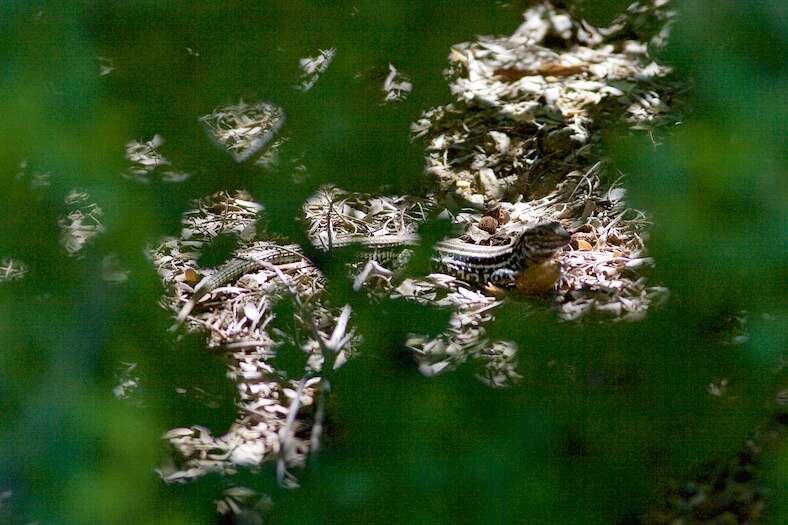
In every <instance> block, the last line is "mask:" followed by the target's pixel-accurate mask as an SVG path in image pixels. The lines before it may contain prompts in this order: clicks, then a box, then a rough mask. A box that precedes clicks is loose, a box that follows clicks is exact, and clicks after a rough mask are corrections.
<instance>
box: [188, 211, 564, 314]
mask: <svg viewBox="0 0 788 525" xmlns="http://www.w3.org/2000/svg"><path fill="white" fill-rule="evenodd" d="M569 239H570V236H569V234H568V233H567V232H566V230H565V229H564V228H563V227H562V226H561V225H560V224H559V223H558V222H555V221H552V222H546V223H542V224H537V225H536V226H532V227H530V228H526V229H525V230H524V231H523V232H522V233H520V234H519V235H518V236H517V237H516V238H515V240H514V241H513V242H512V243H510V244H507V245H504V246H482V245H477V244H471V243H466V242H462V241H459V240H456V239H450V240H445V241H440V242H438V243H436V244H435V246H434V247H433V249H434V254H433V257H432V259H433V263H434V264H435V270H436V271H437V272H440V273H446V274H449V275H453V276H454V277H456V278H458V279H460V280H462V281H466V282H468V283H471V284H477V285H482V284H485V283H487V282H493V283H495V282H502V281H510V280H513V279H514V277H515V276H516V274H517V273H518V272H520V271H522V270H523V269H524V268H525V267H527V266H529V265H532V264H538V263H540V262H543V261H545V260H547V259H549V258H550V257H552V256H553V255H554V254H555V253H556V251H558V250H559V249H561V248H563V247H564V246H566V244H568V243H569ZM418 242H419V238H418V236H417V235H392V236H381V237H345V238H341V239H335V240H334V241H333V242H332V247H334V248H341V247H345V246H349V245H351V244H360V245H362V246H364V247H366V248H370V249H371V250H373V254H372V255H371V256H370V258H371V259H373V260H381V259H385V257H383V254H386V253H388V252H390V250H392V249H395V248H401V247H404V246H413V245H416V244H418ZM303 259H304V256H303V254H302V253H301V251H300V249H299V248H298V246H297V245H287V246H276V245H271V246H269V247H267V248H266V249H265V251H264V252H263V253H262V254H260V255H258V256H256V257H254V258H252V257H235V258H233V259H231V260H230V261H228V262H227V263H225V264H224V265H223V266H222V267H221V268H220V269H219V270H218V271H217V272H216V273H214V274H213V275H211V276H209V277H207V278H205V279H203V280H202V281H200V283H199V284H198V285H197V286H196V287H195V289H194V295H193V296H192V297H191V299H189V301H188V302H187V303H186V305H184V307H183V309H182V310H181V311H180V312H179V314H178V316H177V319H176V324H175V327H177V326H178V325H180V324H181V323H182V322H183V321H184V320H185V319H186V317H187V316H188V315H189V313H190V312H191V311H192V309H193V308H194V306H195V305H196V304H197V301H199V300H200V298H202V297H203V296H205V295H206V294H208V293H210V292H212V291H213V290H215V289H216V288H219V287H221V286H224V285H225V284H227V283H231V282H233V281H235V280H237V279H238V278H240V277H241V276H243V275H245V274H247V273H251V272H253V271H256V270H259V269H261V268H264V267H265V266H267V265H270V264H275V265H278V264H287V263H291V262H297V261H299V260H303Z"/></svg>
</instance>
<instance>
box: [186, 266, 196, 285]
mask: <svg viewBox="0 0 788 525" xmlns="http://www.w3.org/2000/svg"><path fill="white" fill-rule="evenodd" d="M183 277H184V281H186V282H187V283H188V284H189V285H191V286H194V285H195V284H197V283H198V282H200V276H199V275H197V272H195V271H194V270H193V269H191V268H187V269H186V271H185V272H183Z"/></svg>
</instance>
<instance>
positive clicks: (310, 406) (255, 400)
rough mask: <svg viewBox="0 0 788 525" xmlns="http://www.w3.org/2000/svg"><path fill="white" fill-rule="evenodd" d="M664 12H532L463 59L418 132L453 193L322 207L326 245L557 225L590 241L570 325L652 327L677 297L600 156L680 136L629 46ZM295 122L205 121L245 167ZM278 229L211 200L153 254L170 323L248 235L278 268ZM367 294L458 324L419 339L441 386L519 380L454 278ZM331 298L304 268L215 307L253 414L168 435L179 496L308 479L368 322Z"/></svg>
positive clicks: (489, 307)
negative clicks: (444, 312)
mask: <svg viewBox="0 0 788 525" xmlns="http://www.w3.org/2000/svg"><path fill="white" fill-rule="evenodd" d="M657 4H658V5H651V6H650V7H649V8H645V7H636V8H633V10H631V11H630V12H629V14H628V15H626V16H624V17H622V18H621V19H619V20H617V21H616V22H614V24H613V25H612V26H611V27H610V28H605V29H599V28H594V27H592V26H590V25H589V24H587V23H585V22H578V21H576V20H574V19H572V18H571V17H570V16H569V14H568V13H567V12H565V11H562V10H560V9H556V8H554V7H552V6H550V5H549V4H543V5H539V6H536V7H534V8H532V9H530V10H528V11H527V12H526V13H525V15H524V22H523V24H522V25H521V26H520V27H519V28H518V29H517V31H515V33H514V34H513V35H511V36H509V37H503V38H492V37H482V38H479V39H478V40H477V41H475V42H469V43H463V44H459V45H456V46H454V47H453V48H452V50H451V53H450V56H449V67H448V69H447V71H446V74H447V77H448V78H449V80H450V86H451V91H452V93H453V95H454V98H455V100H454V101H453V102H452V103H450V104H447V105H445V106H441V107H437V108H433V109H431V110H428V111H426V112H425V113H424V115H423V116H422V118H420V119H419V120H418V121H417V122H414V124H413V126H412V132H413V135H414V137H415V138H417V139H420V140H422V141H423V142H424V143H425V144H426V162H427V169H426V171H427V174H428V175H429V176H430V177H432V178H433V179H434V181H435V182H436V186H437V188H438V191H437V193H436V194H435V195H430V196H425V197H419V198H417V197H413V196H390V195H388V196H387V195H376V196H372V195H362V194H354V193H349V192H346V191H344V190H342V189H340V188H334V187H326V188H323V189H321V190H320V191H319V192H318V193H317V194H316V195H314V196H313V197H312V198H311V199H309V201H308V202H307V203H305V205H304V216H305V217H304V220H305V224H306V227H307V229H308V232H309V235H310V237H311V239H312V241H313V243H314V244H315V245H316V246H327V245H328V236H329V235H331V236H333V237H334V238H341V237H344V236H347V235H365V236H378V235H383V236H385V235H396V234H400V233H408V232H413V231H415V230H416V229H417V226H418V223H419V222H421V221H423V220H424V219H425V217H426V214H427V211H428V210H435V211H437V212H438V213H441V214H443V215H444V216H446V217H448V218H450V219H451V220H452V221H454V222H455V223H457V224H460V225H462V226H463V227H464V228H465V232H466V233H465V235H464V236H463V239H464V240H466V241H467V242H473V243H479V244H502V243H505V242H506V240H507V239H509V238H510V237H511V236H512V235H513V233H514V232H518V231H521V230H522V228H523V227H524V226H525V225H531V224H534V223H537V222H540V221H544V220H550V219H555V220H559V221H561V222H562V224H564V225H565V226H566V227H567V228H568V229H570V230H571V231H573V232H574V233H573V241H572V244H571V246H570V247H568V248H567V249H566V250H565V251H564V252H563V253H561V254H560V259H559V260H560V265H561V269H562V272H561V277H560V280H559V281H558V283H557V286H556V289H555V291H554V292H553V293H552V294H550V295H549V296H548V297H547V298H546V299H545V302H546V303H548V304H551V305H552V306H553V307H554V308H555V310H556V311H557V313H558V315H560V316H561V317H562V318H564V319H566V320H568V321H571V320H576V319H579V318H581V317H582V316H583V315H584V314H587V313H589V312H592V311H593V312H602V313H605V314H607V315H609V317H610V318H611V319H612V320H624V321H635V320H638V319H641V318H642V317H643V316H644V315H645V313H646V311H647V310H648V309H649V307H651V306H652V305H654V304H655V303H658V302H659V301H661V300H663V299H664V297H665V294H666V290H665V289H664V288H662V287H660V286H657V285H654V284H652V283H648V282H647V280H646V278H645V277H643V275H642V271H643V270H644V269H646V268H648V267H649V266H650V265H651V264H652V263H653V261H652V260H651V259H650V258H649V257H648V255H647V253H646V251H645V240H646V238H647V227H648V225H649V221H648V217H647V216H645V214H644V213H642V212H641V211H639V210H635V209H632V208H630V207H629V206H628V205H627V204H626V199H625V197H626V195H625V191H624V189H623V187H622V186H620V185H619V184H618V183H612V184H611V183H606V182H604V181H605V180H606V179H605V177H604V176H603V175H605V174H606V173H609V172H610V171H611V170H612V168H611V167H610V166H609V165H608V164H607V163H606V161H604V160H600V156H599V152H598V151H597V144H598V142H599V131H600V129H601V128H602V127H603V126H604V125H606V124H610V123H611V122H619V121H620V120H621V119H624V120H625V121H626V122H628V123H629V125H630V127H631V128H633V129H649V130H652V129H655V128H657V127H658V126H659V125H660V124H661V123H663V122H665V123H667V122H676V121H678V120H679V119H680V115H678V114H677V113H675V112H673V110H672V108H671V98H672V97H673V96H674V94H675V93H676V92H677V91H678V90H680V89H681V86H680V85H676V84H673V83H671V81H669V80H668V79H667V76H668V74H669V73H670V71H669V69H668V68H666V67H664V66H661V65H659V64H656V63H655V62H654V61H653V60H652V59H651V58H650V56H649V54H648V51H647V45H646V43H643V42H637V41H633V40H625V39H622V38H620V37H619V35H627V34H632V25H633V24H636V23H645V22H643V21H644V20H646V21H651V22H652V23H654V20H657V21H659V22H661V23H663V24H664V23H665V20H666V19H667V16H666V14H665V13H664V12H663V11H662V10H661V9H660V7H661V5H662V3H661V2H657ZM638 21H640V22H638ZM659 37H660V34H659V33H657V37H655V38H659ZM556 43H558V44H560V45H556ZM335 53H336V51H335V50H333V49H330V50H327V51H321V52H320V53H319V54H318V55H317V56H316V57H312V58H306V59H303V60H302V63H301V66H302V70H303V74H304V76H303V78H302V80H301V88H302V89H311V88H312V87H314V86H315V80H316V78H317V76H319V74H320V73H321V72H323V71H325V69H326V68H327V67H329V66H330V63H331V60H332V59H333V57H334V55H335ZM382 89H383V91H384V93H385V96H386V98H387V99H389V97H390V99H391V100H396V99H397V98H398V97H401V96H403V95H406V94H407V92H409V91H410V90H411V89H412V86H411V84H410V82H409V81H408V80H407V79H406V78H404V77H403V76H402V75H401V73H400V72H399V71H397V69H396V68H395V67H394V66H390V69H389V74H388V76H386V78H385V81H384V84H383V86H382ZM282 121H283V116H282V113H281V111H280V110H279V109H278V108H276V107H274V106H271V105H269V104H264V103H261V104H246V103H243V102H242V103H239V104H237V105H235V106H230V107H226V108H221V109H217V110H216V111H214V112H213V113H212V114H211V115H208V116H206V117H205V118H204V119H203V122H204V123H205V124H206V126H207V127H208V129H209V130H211V131H212V133H213V135H214V137H215V138H216V140H217V142H219V143H220V144H222V145H224V146H225V147H226V148H227V150H228V151H229V152H230V153H231V154H233V155H234V156H235V158H237V159H246V158H251V157H252V156H253V155H254V154H255V153H258V152H259V151H261V150H263V149H264V148H263V147H262V146H259V144H260V137H264V140H263V142H264V145H266V144H269V143H271V144H274V143H275V141H276V140H279V136H278V135H277V137H276V138H273V136H274V135H276V133H277V132H278V131H279V127H280V123H281V122H282ZM285 129H286V128H285ZM256 145H257V146H256ZM134 151H135V154H139V152H140V151H141V150H140V149H139V148H138V149H136V150H134ZM268 151H269V150H268V149H265V151H264V152H263V155H262V156H263V157H265V155H267V154H268ZM129 156H130V160H133V161H134V162H135V164H136V165H143V166H144V165H146V164H155V163H161V162H162V160H161V159H160V158H158V157H157V156H156V153H155V148H154V150H153V151H152V152H151V155H150V160H147V161H146V160H144V156H143V157H139V156H138V157H135V158H131V155H129ZM268 161H269V162H270V161H271V159H270V158H269V160H268ZM449 204H458V205H459V207H460V208H461V209H462V211H461V212H459V213H456V214H451V213H450V212H449V211H448V209H446V206H447V205H449ZM491 210H495V213H496V214H497V215H496V217H494V218H493V217H492V214H491V213H490V211H491ZM261 211H262V208H261V206H259V205H258V204H257V203H255V202H253V201H252V200H251V197H250V196H249V195H248V194H246V193H244V192H242V191H233V192H226V193H222V194H217V195H214V196H212V197H210V198H206V199H204V200H202V201H201V202H199V203H198V205H197V206H196V207H195V209H194V210H193V211H191V212H189V213H187V214H186V215H185V217H184V228H183V231H182V236H181V238H179V239H174V238H173V239H166V240H164V241H163V242H162V243H161V245H160V246H158V247H156V248H155V249H154V250H152V257H153V259H154V261H155V264H156V267H157V268H158V269H159V272H160V274H161V276H162V278H163V280H164V281H165V283H167V284H168V285H171V286H172V289H173V291H174V293H173V295H172V296H171V297H168V298H166V300H165V305H166V306H167V307H169V308H170V309H171V310H172V311H174V312H175V311H178V310H179V309H180V308H181V306H182V305H183V304H184V303H185V302H186V301H187V300H188V299H189V297H190V296H191V294H192V293H193V286H194V285H195V284H196V282H197V280H198V279H199V276H202V277H205V276H207V275H210V273H211V272H212V271H215V269H208V268H205V269H201V268H199V267H198V265H197V263H196V259H197V256H198V254H199V252H200V250H201V249H202V248H203V247H204V246H205V245H206V244H207V243H209V242H210V241H211V239H213V238H215V237H216V236H218V235H220V234H228V233H229V234H234V235H237V236H238V238H239V239H240V240H241V243H242V245H241V247H240V248H239V253H240V254H242V255H244V254H245V255H254V254H255V253H257V254H258V255H259V254H261V253H263V251H264V250H265V249H266V247H267V246H269V245H270V244H269V243H267V242H262V241H255V240H254V235H255V227H254V224H255V220H256V218H257V217H258V214H259V213H260V212H261ZM366 277H367V278H368V279H367V285H368V286H367V290H368V292H369V293H380V294H387V295H390V296H392V297H401V298H406V299H410V300H415V301H420V302H427V303H430V304H433V305H436V306H439V307H445V308H450V309H451V310H452V311H453V314H452V316H451V320H450V323H449V327H448V329H447V330H446V331H445V332H444V333H443V334H442V335H440V336H439V337H436V338H433V339H429V338H426V337H424V336H420V335H418V334H412V336H411V337H410V338H409V339H408V341H407V345H408V347H409V348H411V349H412V350H413V352H414V353H415V355H416V356H417V359H418V363H419V368H420V370H421V371H422V372H423V373H424V374H426V375H435V374H439V373H442V372H445V371H447V370H451V369H452V368H453V367H455V366H456V365H457V364H458V363H461V362H463V361H465V360H467V359H478V360H481V362H482V363H483V364H484V366H483V370H484V373H482V374H481V376H480V379H482V380H483V381H485V382H486V383H488V384H490V385H491V386H494V387H503V386H506V385H508V384H511V383H512V382H513V381H516V380H517V379H518V378H519V375H518V373H517V347H516V345H515V344H514V343H513V342H511V341H491V340H490V338H489V337H488V336H487V335H486V329H485V326H486V325H487V324H489V322H490V321H492V320H493V319H494V315H495V310H496V308H498V307H499V306H500V304H501V303H502V301H501V300H500V299H499V298H497V297H496V296H495V295H490V294H488V293H485V291H484V290H479V289H475V288H472V287H469V286H468V285H466V284H464V283H462V282H461V281H458V280H457V279H455V278H454V277H452V276H449V275H442V274H431V275H428V276H425V277H423V278H412V277H410V278H406V279H397V278H396V274H394V276H393V277H392V273H391V272H387V271H386V270H385V269H381V270H380V271H374V272H372V273H370V274H369V275H367V276H366ZM322 288H323V278H322V276H321V275H320V274H319V272H318V271H317V269H316V268H314V267H313V266H312V265H311V264H310V263H309V262H308V261H306V260H304V261H301V262H296V263H291V264H288V265H285V266H283V267H281V268H265V269H262V270H260V271H257V272H255V273H252V274H249V275H246V276H244V277H242V278H241V279H239V280H238V281H237V282H235V283H232V284H229V285H228V286H225V287H223V288H220V289H217V290H216V291H214V292H212V293H211V294H210V296H209V298H208V300H207V301H204V302H202V303H200V306H199V308H198V309H196V311H194V312H192V315H191V316H190V317H189V318H188V321H187V325H188V327H189V328H190V329H200V330H204V331H205V332H206V333H207V338H208V344H209V346H210V347H211V348H213V349H215V351H223V352H227V353H228V354H230V355H231V356H232V358H233V360H232V363H233V364H232V365H231V369H230V371H229V376H230V377H231V378H232V379H233V380H235V381H236V383H237V385H238V390H239V404H240V414H239V416H238V419H237V420H236V422H235V423H234V424H233V425H232V427H231V428H230V429H229V430H228V431H227V432H226V433H224V434H222V435H215V434H214V433H213V432H212V431H211V430H209V429H205V428H201V427H190V428H182V429H174V430H172V431H171V432H170V433H168V434H167V435H166V436H165V438H166V439H168V440H169V441H170V443H171V444H172V445H173V446H174V448H175V449H176V451H177V452H178V453H179V455H180V456H181V457H180V458H179V461H178V462H177V464H176V463H172V464H170V465H167V466H165V467H163V468H162V469H161V475H162V477H163V478H164V479H165V480H166V481H170V482H176V481H186V480H191V479H194V478H197V477H199V476H201V475H204V474H205V473H207V472H215V471H221V472H228V473H229V472H234V471H235V470H236V469H237V468H238V467H239V466H243V467H255V466H259V465H261V464H262V463H264V462H266V461H271V460H277V461H279V462H280V466H282V469H281V470H282V471H283V472H280V474H281V477H280V481H283V482H284V483H291V484H292V483H293V482H294V480H293V479H292V478H291V477H290V476H289V474H288V473H287V469H289V468H292V467H297V466H299V465H302V464H303V462H304V461H305V459H306V455H307V454H308V452H309V447H310V441H314V439H313V437H314V436H313V433H312V432H310V430H311V425H312V424H313V423H314V422H315V417H314V416H315V413H316V412H317V411H318V409H319V408H320V407H319V405H320V393H321V391H322V387H323V386H324V385H322V383H321V379H320V377H319V371H320V367H321V366H322V364H323V355H324V354H323V353H322V352H321V350H322V349H324V348H325V347H326V343H328V342H331V343H333V344H335V345H336V344H337V343H339V342H342V347H340V348H332V351H335V352H337V353H338V357H337V360H336V362H337V363H339V364H341V363H342V362H344V361H345V360H346V359H347V358H349V357H351V356H352V353H353V351H354V350H353V347H354V342H356V341H357V340H356V338H355V336H354V334H353V329H352V320H351V323H350V326H344V325H343V319H342V315H341V313H342V312H344V310H343V309H341V308H340V307H339V305H328V304H326V301H325V297H323V296H322V294H321V293H320V291H321V290H322ZM293 298H296V299H297V303H298V304H299V308H298V311H299V312H300V313H301V315H300V316H299V319H300V324H301V325H302V329H303V330H305V333H307V334H308V335H309V337H307V338H306V339H305V340H306V341H307V342H306V343H303V344H302V350H303V351H304V352H305V354H307V356H308V357H309V361H308V368H309V370H307V371H306V373H305V376H304V379H292V378H290V379H287V380H285V379H283V375H282V374H281V373H280V372H279V371H277V370H275V369H274V367H273V365H272V364H271V363H272V362H271V358H272V357H273V356H274V355H275V354H276V348H277V346H279V345H281V344H282V342H283V341H284V340H285V339H286V338H287V337H288V336H287V334H283V333H280V332H277V331H273V330H270V329H269V327H270V326H271V324H272V321H273V313H272V306H273V304H274V303H275V302H276V301H278V300H285V299H287V300H290V299H293ZM338 328H341V330H340V331H339V332H337V329H338ZM294 406H297V407H298V409H299V410H300V412H299V413H294V409H293V407H294ZM288 416H290V418H289V419H288ZM296 416H298V417H296ZM318 438H319V436H318ZM283 451H284V452H286V457H284V458H283V457H282V452H283ZM282 464H283V465H282ZM176 465H177V466H176Z"/></svg>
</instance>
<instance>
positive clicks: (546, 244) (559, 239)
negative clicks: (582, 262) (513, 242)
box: [517, 221, 572, 263]
mask: <svg viewBox="0 0 788 525" xmlns="http://www.w3.org/2000/svg"><path fill="white" fill-rule="evenodd" d="M571 238H572V236H571V235H569V233H568V232H567V231H566V230H565V229H564V227H563V226H561V224H560V223H559V222H557V221H550V222H543V223H540V224H537V225H536V226H531V227H530V228H527V229H526V230H525V231H524V232H523V233H522V235H521V236H520V238H519V239H518V241H517V243H518V247H517V249H518V250H519V251H520V253H522V254H523V255H524V256H525V258H526V259H527V260H528V262H530V263H538V262H541V261H544V260H547V259H549V258H550V257H552V256H553V254H554V253H555V252H556V251H557V250H560V249H561V248H563V247H564V246H566V245H567V244H569V240H570V239H571Z"/></svg>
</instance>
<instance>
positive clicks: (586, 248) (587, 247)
mask: <svg viewBox="0 0 788 525" xmlns="http://www.w3.org/2000/svg"><path fill="white" fill-rule="evenodd" d="M576 243H577V249H578V250H580V251H581V252H590V251H591V250H593V249H594V247H593V246H591V243H590V242H588V241H587V240H585V239H577V241H576Z"/></svg>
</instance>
